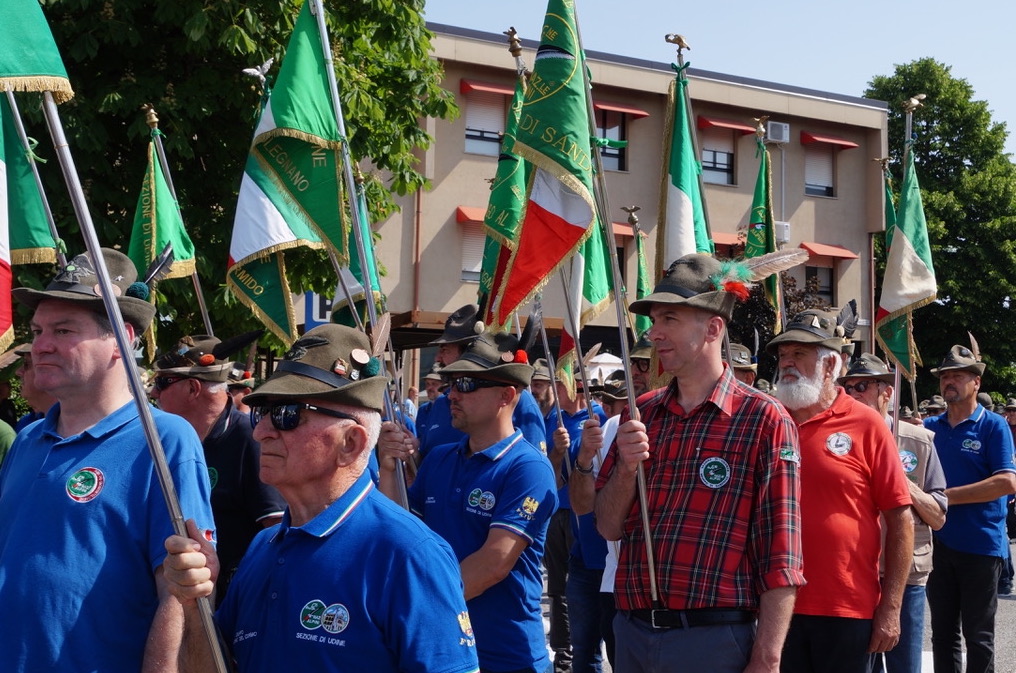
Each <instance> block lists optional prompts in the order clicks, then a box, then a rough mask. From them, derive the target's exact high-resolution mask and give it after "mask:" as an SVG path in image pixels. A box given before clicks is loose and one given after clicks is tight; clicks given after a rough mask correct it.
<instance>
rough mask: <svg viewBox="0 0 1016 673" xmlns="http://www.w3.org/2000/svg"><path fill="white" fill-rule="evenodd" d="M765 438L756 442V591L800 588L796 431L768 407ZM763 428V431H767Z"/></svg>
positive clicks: (753, 536) (752, 549)
mask: <svg viewBox="0 0 1016 673" xmlns="http://www.w3.org/2000/svg"><path fill="white" fill-rule="evenodd" d="M766 413H767V414H768V415H769V420H768V422H767V423H766V424H765V426H768V433H767V434H768V437H767V438H765V439H762V440H761V441H759V443H758V447H759V448H758V450H759V451H760V455H759V457H758V462H757V468H756V469H757V471H758V474H757V475H756V483H757V484H758V491H757V496H756V497H757V499H758V501H757V503H756V505H755V511H756V512H757V513H758V516H756V517H753V518H754V523H753V525H752V527H753V530H752V534H751V542H750V546H749V555H750V556H751V557H753V558H752V565H753V567H755V568H756V569H757V570H756V573H757V581H758V583H759V592H760V593H761V592H763V591H768V590H770V589H774V588H778V587H787V586H802V585H803V584H804V583H805V580H804V573H803V568H804V561H803V552H802V547H801V510H800V498H801V482H800V467H801V453H800V440H799V438H798V434H797V426H795V425H794V423H793V421H792V420H791V419H790V417H789V416H787V414H786V413H784V412H782V411H781V410H779V409H777V408H776V407H774V406H768V405H767V411H766ZM765 426H763V427H765Z"/></svg>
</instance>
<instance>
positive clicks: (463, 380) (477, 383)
mask: <svg viewBox="0 0 1016 673" xmlns="http://www.w3.org/2000/svg"><path fill="white" fill-rule="evenodd" d="M448 384H449V385H450V386H451V387H452V388H454V389H455V390H457V391H459V392H460V393H471V392H473V391H474V390H479V389H480V388H508V387H511V385H512V384H510V383H505V382H504V381H490V380H487V379H474V378H473V377H472V376H459V377H458V378H454V379H450V380H449V381H448Z"/></svg>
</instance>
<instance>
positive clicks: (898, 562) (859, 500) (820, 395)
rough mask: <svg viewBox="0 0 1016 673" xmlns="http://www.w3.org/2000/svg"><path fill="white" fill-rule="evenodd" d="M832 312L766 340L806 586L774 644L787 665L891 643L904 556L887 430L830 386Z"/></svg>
mask: <svg viewBox="0 0 1016 673" xmlns="http://www.w3.org/2000/svg"><path fill="white" fill-rule="evenodd" d="M836 318H837V316H836V314H835V313H830V312H828V311H820V310H807V311H803V312H801V313H799V314H798V315H797V316H795V317H794V319H793V320H792V321H791V322H790V324H789V325H788V326H787V327H786V329H785V330H784V331H783V332H782V333H780V334H779V335H778V336H776V337H774V338H773V339H772V340H771V341H770V342H769V343H768V344H767V346H766V350H767V351H769V353H770V354H772V355H776V356H777V358H778V364H777V373H778V375H779V379H778V381H777V385H778V387H777V390H776V399H778V400H779V401H780V402H782V403H783V405H784V406H785V407H786V408H787V410H788V411H789V412H790V415H791V417H793V419H794V422H795V423H796V424H797V428H798V433H799V434H800V441H801V465H802V478H801V501H802V503H804V504H803V506H802V507H801V538H802V542H803V549H804V576H805V577H806V578H807V580H808V583H807V584H806V585H805V586H803V587H801V589H800V590H799V591H798V594H797V602H796V604H795V605H794V617H793V619H792V620H791V623H790V630H789V632H788V633H787V642H786V646H785V647H784V650H783V661H782V670H784V671H788V672H789V671H807V670H824V671H829V672H830V673H837V672H843V673H847V672H856V671H864V670H866V669H867V667H868V666H869V665H870V660H871V658H872V656H871V654H872V653H878V652H885V651H887V650H891V649H892V648H893V647H895V646H896V643H897V642H898V641H899V638H900V608H901V605H902V601H903V593H904V589H905V588H906V581H907V575H908V574H909V572H910V564H911V560H912V558H913V553H914V523H913V517H912V515H911V513H910V510H911V507H910V505H911V502H912V499H911V497H910V489H909V488H908V486H907V478H906V476H905V474H904V472H903V468H902V466H901V465H900V459H899V454H898V452H897V450H896V445H895V443H894V442H893V437H892V433H890V432H889V428H887V427H886V424H885V420H884V418H883V417H882V416H881V415H880V414H879V413H877V412H876V411H874V410H873V409H870V408H868V407H867V406H865V405H864V404H860V403H858V402H857V401H856V400H854V399H853V398H852V397H851V396H850V395H848V394H847V393H846V392H845V391H844V390H843V389H842V388H840V387H838V386H837V385H836V381H837V380H838V379H839V376H840V369H841V367H842V365H843V361H842V359H841V356H840V354H841V348H842V345H843V336H842V334H841V333H840V330H839V329H838V328H837V324H836V322H837V321H836ZM859 385H860V384H859ZM872 390H873V389H872ZM880 515H881V516H880ZM883 530H884V542H883ZM880 554H881V555H882V556H883V557H884V558H885V572H884V574H883V577H882V581H881V583H880V582H879V572H878V561H879V556H880Z"/></svg>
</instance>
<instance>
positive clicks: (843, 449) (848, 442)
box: [825, 432, 854, 456]
mask: <svg viewBox="0 0 1016 673" xmlns="http://www.w3.org/2000/svg"><path fill="white" fill-rule="evenodd" d="M853 444H854V442H853V440H852V439H850V435H848V434H846V433H844V432H837V433H834V434H832V435H829V436H828V437H826V440H825V445H826V448H827V449H829V451H831V452H832V453H833V454H835V455H837V456H845V455H846V454H847V453H848V452H849V451H850V447H851V446H853Z"/></svg>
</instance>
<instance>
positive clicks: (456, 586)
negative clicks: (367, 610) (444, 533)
mask: <svg viewBox="0 0 1016 673" xmlns="http://www.w3.org/2000/svg"><path fill="white" fill-rule="evenodd" d="M389 580H390V581H388V582H386V583H385V588H384V589H383V591H384V592H385V594H386V596H385V601H384V603H385V604H386V605H387V606H388V608H387V610H386V613H387V614H386V615H385V623H386V630H387V631H388V632H389V633H392V634H393V638H392V639H391V642H390V647H391V648H392V649H393V650H396V651H397V652H398V662H399V670H400V671H405V672H406V673H470V672H472V671H477V670H478V664H477V659H476V642H475V638H474V636H473V630H472V626H471V624H470V622H469V613H468V611H467V610H466V603H465V599H464V598H463V588H462V577H461V574H460V572H459V564H458V563H457V562H456V560H455V557H454V555H453V554H452V551H451V549H449V548H448V546H447V544H445V543H444V542H442V541H440V540H438V539H437V538H436V537H434V538H428V539H424V540H421V541H420V542H419V543H418V544H417V545H416V546H415V549H414V553H412V554H409V555H407V556H406V557H405V558H404V559H402V560H401V561H400V562H399V563H393V564H392V565H391V575H389Z"/></svg>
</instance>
